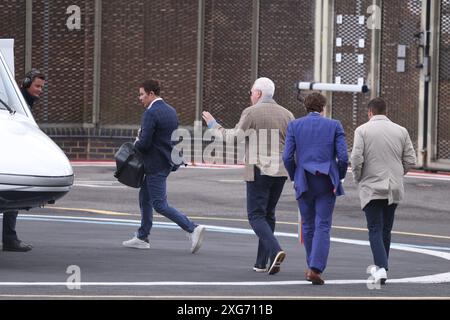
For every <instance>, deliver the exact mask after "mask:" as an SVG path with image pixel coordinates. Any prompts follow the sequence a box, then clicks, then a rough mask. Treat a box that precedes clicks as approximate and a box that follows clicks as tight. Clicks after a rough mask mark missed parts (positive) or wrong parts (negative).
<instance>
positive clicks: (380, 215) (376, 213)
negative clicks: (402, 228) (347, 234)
mask: <svg viewBox="0 0 450 320" xmlns="http://www.w3.org/2000/svg"><path fill="white" fill-rule="evenodd" d="M396 208H397V204H396V203H393V204H391V205H389V204H388V200H387V199H379V200H372V201H370V202H369V203H368V204H367V205H366V206H365V207H364V209H363V211H364V212H365V213H366V220H367V229H368V230H369V242H370V248H371V249H372V254H373V260H374V263H375V265H376V266H377V267H379V268H385V269H386V270H388V259H389V249H390V248H391V231H392V226H393V225H394V216H395V209H396Z"/></svg>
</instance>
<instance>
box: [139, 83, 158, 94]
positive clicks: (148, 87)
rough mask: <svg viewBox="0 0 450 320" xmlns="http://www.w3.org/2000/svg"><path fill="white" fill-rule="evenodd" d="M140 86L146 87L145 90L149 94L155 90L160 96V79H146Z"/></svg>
mask: <svg viewBox="0 0 450 320" xmlns="http://www.w3.org/2000/svg"><path fill="white" fill-rule="evenodd" d="M139 88H144V91H145V92H146V93H147V94H149V93H150V92H151V91H153V93H154V94H155V95H156V96H159V94H160V92H161V82H160V81H159V80H154V79H152V80H145V81H144V82H142V83H141V86H140V87H139Z"/></svg>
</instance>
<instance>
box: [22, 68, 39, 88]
mask: <svg viewBox="0 0 450 320" xmlns="http://www.w3.org/2000/svg"><path fill="white" fill-rule="evenodd" d="M40 74H42V73H41V72H40V71H39V70H38V69H31V70H30V71H28V73H27V74H26V75H25V79H23V81H22V88H24V89H28V88H29V87H31V84H32V83H33V80H34V79H35V78H36V76H38V75H40Z"/></svg>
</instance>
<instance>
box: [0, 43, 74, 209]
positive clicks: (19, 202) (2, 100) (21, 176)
mask: <svg viewBox="0 0 450 320" xmlns="http://www.w3.org/2000/svg"><path fill="white" fill-rule="evenodd" d="M13 57H14V53H13V41H12V40H10V39H3V40H0V212H4V211H9V210H21V209H26V210H28V209H31V208H34V207H40V206H43V205H45V204H52V203H54V202H55V201H56V200H57V199H59V198H61V197H62V196H64V195H65V194H66V193H67V192H69V190H70V188H71V187H72V185H73V180H74V175H73V169H72V166H71V165H70V162H69V160H68V159H67V157H66V155H65V154H64V152H63V151H62V150H61V149H60V148H59V147H58V146H57V145H56V144H55V143H54V142H53V141H52V140H51V139H50V138H49V137H48V136H47V135H45V134H44V133H43V132H42V131H41V130H40V129H39V127H38V125H37V124H36V121H35V120H34V117H33V115H32V114H31V111H30V108H29V107H28V105H27V103H26V102H25V100H24V98H23V96H22V94H21V92H20V89H19V87H18V86H17V84H16V82H15V80H14V76H13V72H14V71H13V70H14V61H13V60H14V59H13Z"/></svg>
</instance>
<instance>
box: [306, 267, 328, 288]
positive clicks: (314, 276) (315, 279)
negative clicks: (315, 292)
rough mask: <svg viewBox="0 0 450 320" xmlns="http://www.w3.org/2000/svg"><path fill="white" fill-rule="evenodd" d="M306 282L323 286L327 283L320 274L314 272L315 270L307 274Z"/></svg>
mask: <svg viewBox="0 0 450 320" xmlns="http://www.w3.org/2000/svg"><path fill="white" fill-rule="evenodd" d="M306 280H308V281H311V282H312V284H315V285H322V284H324V283H325V281H324V280H323V279H322V277H321V276H320V273H317V272H314V271H313V270H309V271H308V272H307V273H306Z"/></svg>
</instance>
